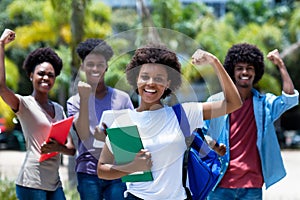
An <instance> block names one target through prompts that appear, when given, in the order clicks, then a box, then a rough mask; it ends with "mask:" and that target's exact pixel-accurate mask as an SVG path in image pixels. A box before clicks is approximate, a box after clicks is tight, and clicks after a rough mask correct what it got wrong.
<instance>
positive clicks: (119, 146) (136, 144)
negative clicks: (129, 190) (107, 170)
mask: <svg viewBox="0 0 300 200" xmlns="http://www.w3.org/2000/svg"><path fill="white" fill-rule="evenodd" d="M106 131H107V134H108V138H109V140H110V144H111V147H112V151H113V154H114V157H115V160H116V163H117V164H126V163H129V162H131V161H133V160H134V158H135V156H136V154H137V153H138V152H139V151H140V150H141V149H143V148H144V147H143V143H142V140H141V138H140V135H139V132H138V129H137V126H126V127H119V128H108V129H106ZM152 180H153V177H152V172H151V171H145V172H142V171H141V172H135V173H132V174H129V175H126V176H123V177H122V181H123V182H140V181H142V182H144V181H152Z"/></svg>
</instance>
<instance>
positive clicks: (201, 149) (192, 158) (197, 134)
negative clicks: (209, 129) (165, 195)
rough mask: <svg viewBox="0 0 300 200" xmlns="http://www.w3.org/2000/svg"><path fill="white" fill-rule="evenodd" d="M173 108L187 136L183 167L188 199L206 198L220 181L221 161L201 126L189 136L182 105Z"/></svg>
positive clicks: (183, 180)
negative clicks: (206, 138)
mask: <svg viewBox="0 0 300 200" xmlns="http://www.w3.org/2000/svg"><path fill="white" fill-rule="evenodd" d="M172 108H173V110H174V112H175V114H176V117H177V119H178V122H179V125H180V128H181V130H182V132H183V134H184V135H185V137H186V141H187V146H188V148H187V150H186V151H185V155H184V159H183V169H182V184H183V186H184V188H185V190H186V193H187V197H188V198H187V199H188V200H204V199H205V198H206V197H207V195H208V194H209V192H210V191H211V190H212V189H213V188H214V186H215V185H216V183H217V181H218V178H219V175H220V173H221V162H220V160H219V158H218V154H217V153H216V152H215V151H213V150H212V149H211V148H210V147H209V146H208V144H207V143H206V140H205V137H204V134H203V133H202V131H201V129H200V128H199V129H196V130H195V131H194V132H193V133H192V136H191V137H188V136H189V135H190V133H189V131H190V126H189V123H188V120H187V117H186V115H185V112H184V110H183V108H182V106H181V105H180V104H176V105H174V106H172ZM188 140H191V141H188ZM189 144H190V145H189ZM187 176H188V186H187Z"/></svg>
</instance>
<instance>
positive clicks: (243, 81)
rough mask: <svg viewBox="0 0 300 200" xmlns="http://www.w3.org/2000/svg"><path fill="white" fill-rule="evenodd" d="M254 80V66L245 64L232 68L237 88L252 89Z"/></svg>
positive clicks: (238, 64)
mask: <svg viewBox="0 0 300 200" xmlns="http://www.w3.org/2000/svg"><path fill="white" fill-rule="evenodd" d="M254 78H255V68H254V66H252V65H250V64H247V63H237V64H236V65H235V67H234V79H235V85H236V86H237V88H252V86H253V81H254Z"/></svg>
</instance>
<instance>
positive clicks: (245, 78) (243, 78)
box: [241, 76, 249, 80]
mask: <svg viewBox="0 0 300 200" xmlns="http://www.w3.org/2000/svg"><path fill="white" fill-rule="evenodd" d="M241 79H242V80H248V79H249V77H245V76H243V77H241Z"/></svg>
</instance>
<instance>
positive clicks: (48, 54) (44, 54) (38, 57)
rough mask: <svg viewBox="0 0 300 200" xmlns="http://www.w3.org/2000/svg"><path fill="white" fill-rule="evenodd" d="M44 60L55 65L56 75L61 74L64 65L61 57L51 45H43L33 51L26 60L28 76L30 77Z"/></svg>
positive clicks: (24, 66)
mask: <svg viewBox="0 0 300 200" xmlns="http://www.w3.org/2000/svg"><path fill="white" fill-rule="evenodd" d="M43 62H48V63H50V64H51V65H52V66H53V68H54V71H55V76H58V75H59V74H60V71H61V69H62V67H63V62H62V60H61V58H60V57H59V56H58V55H57V54H56V53H55V51H54V50H52V49H51V48H50V47H43V48H38V49H36V50H34V51H32V52H31V53H30V54H29V55H28V56H27V57H26V59H25V60H24V62H23V69H24V70H25V71H26V73H27V76H28V77H30V74H31V73H32V72H34V70H35V67H36V66H37V65H39V64H41V63H43Z"/></svg>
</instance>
